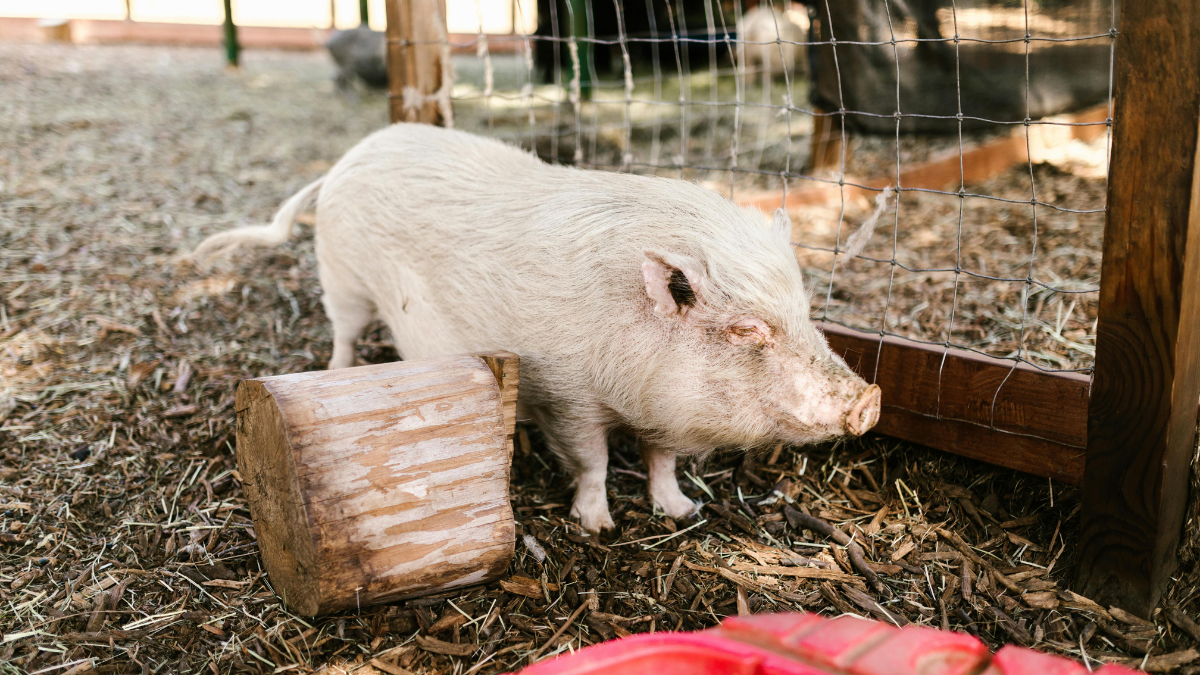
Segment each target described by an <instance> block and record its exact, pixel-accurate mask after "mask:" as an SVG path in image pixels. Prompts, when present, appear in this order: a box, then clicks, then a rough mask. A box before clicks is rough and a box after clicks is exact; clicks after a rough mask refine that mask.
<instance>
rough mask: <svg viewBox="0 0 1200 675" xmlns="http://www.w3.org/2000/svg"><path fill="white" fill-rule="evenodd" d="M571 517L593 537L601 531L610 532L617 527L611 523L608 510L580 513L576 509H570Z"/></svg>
mask: <svg viewBox="0 0 1200 675" xmlns="http://www.w3.org/2000/svg"><path fill="white" fill-rule="evenodd" d="M571 515H572V516H574V517H575V518H578V519H579V524H580V525H582V526H583V529H585V530H587V531H588V532H590V533H591V534H593V535H599V534H600V533H601V532H602V531H605V530H610V531H611V530H615V529H616V528H617V525H616V523H614V522H613V519H612V515H610V514H609V512H608V509H605V510H603V511H601V512H600V513H581V512H580V511H579V510H578V509H574V508H573V509H571Z"/></svg>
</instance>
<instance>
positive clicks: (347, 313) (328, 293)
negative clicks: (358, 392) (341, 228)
mask: <svg viewBox="0 0 1200 675" xmlns="http://www.w3.org/2000/svg"><path fill="white" fill-rule="evenodd" d="M327 272H328V269H323V270H322V271H321V283H322V286H323V290H324V295H322V296H321V304H323V305H325V314H326V315H327V316H328V317H329V321H330V322H331V323H333V357H332V358H330V359H329V369H330V370H337V369H338V368H349V367H351V366H353V365H354V343H355V342H356V341H358V337H359V336H360V335H362V332H363V331H364V330H365V329H366V327H367V325H368V324H370V323H371V321H373V320H374V319H375V305H374V303H372V302H371V301H370V300H369V299H367V298H365V297H363V296H362V295H361V294H360V293H356V292H354V291H353V290H351V289H349V288H347V285H348V284H346V283H345V282H343V281H340V280H339V279H338V278H337V275H334V274H328V273H327Z"/></svg>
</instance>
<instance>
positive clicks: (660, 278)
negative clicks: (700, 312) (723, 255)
mask: <svg viewBox="0 0 1200 675" xmlns="http://www.w3.org/2000/svg"><path fill="white" fill-rule="evenodd" d="M645 255H646V259H645V260H644V261H642V279H643V280H644V281H645V284H646V295H647V296H649V297H650V300H652V301H653V302H654V313H655V314H657V315H659V316H662V317H666V316H685V315H686V314H687V312H688V310H690V309H691V308H692V307H695V306H696V305H697V304H699V303H700V297H701V294H702V293H703V279H702V277H701V275H700V272H699V268H700V266H699V265H697V264H696V262H695V261H694V260H692V259H690V258H687V257H685V256H679V255H674V254H671V253H661V252H659V251H646V252H645Z"/></svg>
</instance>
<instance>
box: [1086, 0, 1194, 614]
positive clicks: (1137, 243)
mask: <svg viewBox="0 0 1200 675" xmlns="http://www.w3.org/2000/svg"><path fill="white" fill-rule="evenodd" d="M1119 26H1120V30H1121V33H1120V36H1119V37H1118V39H1117V52H1116V54H1117V58H1116V65H1115V68H1116V70H1115V75H1114V77H1115V83H1114V84H1115V96H1116V100H1115V102H1114V108H1115V111H1116V114H1115V119H1114V127H1113V144H1112V161H1111V165H1110V174H1109V175H1110V180H1109V188H1108V219H1107V224H1106V225H1105V231H1104V258H1103V262H1102V264H1101V276H1100V278H1101V285H1100V309H1099V324H1098V328H1097V334H1096V376H1095V383H1094V385H1093V388H1092V401H1091V408H1090V411H1089V415H1088V439H1089V442H1088V449H1087V470H1086V472H1085V474H1084V486H1083V506H1082V519H1081V523H1080V526H1081V531H1080V542H1079V546H1080V548H1079V558H1078V560H1079V570H1078V572H1079V573H1078V575H1077V584H1078V590H1079V591H1080V592H1081V593H1083V595H1086V596H1087V597H1089V598H1092V599H1093V600H1095V601H1097V602H1099V603H1101V604H1102V605H1104V606H1108V605H1113V604H1115V605H1118V606H1120V607H1123V608H1125V609H1128V610H1130V611H1133V612H1135V613H1138V614H1141V615H1143V616H1148V615H1149V612H1150V611H1151V610H1152V609H1153V608H1154V606H1155V605H1156V604H1157V603H1158V600H1159V598H1160V597H1161V595H1162V591H1163V586H1164V584H1165V583H1166V581H1167V580H1168V578H1169V577H1170V574H1171V572H1172V571H1173V570H1174V569H1175V567H1176V562H1175V549H1176V546H1177V544H1178V541H1179V536H1180V531H1181V528H1182V524H1183V514H1184V507H1185V501H1186V497H1187V477H1188V469H1189V460H1190V459H1191V453H1192V449H1193V447H1194V446H1193V443H1194V441H1195V435H1196V402H1197V397H1198V396H1200V367H1198V366H1200V364H1198V363H1197V359H1198V358H1200V325H1198V322H1200V259H1198V256H1200V213H1198V211H1200V181H1198V180H1197V178H1198V176H1197V172H1196V163H1197V155H1196V151H1197V135H1198V125H1200V88H1198V87H1197V86H1196V83H1197V82H1200V3H1197V2H1195V0H1141V1H1140V2H1126V3H1123V6H1122V10H1121V21H1120V24H1119Z"/></svg>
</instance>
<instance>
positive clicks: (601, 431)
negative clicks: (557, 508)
mask: <svg viewBox="0 0 1200 675" xmlns="http://www.w3.org/2000/svg"><path fill="white" fill-rule="evenodd" d="M533 412H534V418H535V419H537V420H538V426H539V427H540V428H541V429H542V433H543V434H545V436H546V443H547V445H549V446H550V450H551V451H552V452H553V453H554V454H555V455H557V456H558V458H559V460H561V461H562V463H563V466H564V467H565V468H566V469H567V471H568V472H569V473H570V474H571V477H572V479H573V482H574V484H575V501H574V502H573V503H572V504H571V516H572V517H573V518H578V519H579V524H580V525H582V526H583V529H585V530H587V531H588V532H591V533H593V534H599V533H600V531H601V530H611V529H615V528H616V524H615V523H613V519H612V515H611V514H610V513H609V512H608V494H607V492H606V491H605V486H604V482H605V478H606V477H607V474H608V425H607V424H605V423H603V422H601V421H599V420H597V419H590V418H585V419H582V420H581V419H579V418H575V419H574V420H572V421H571V422H570V423H568V422H567V421H566V420H565V419H564V418H566V416H565V415H564V416H560V417H549V416H547V415H544V414H539V413H545V411H541V410H535V411H533ZM547 418H548V419H547Z"/></svg>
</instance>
